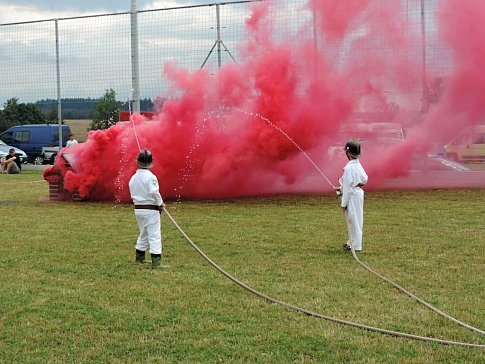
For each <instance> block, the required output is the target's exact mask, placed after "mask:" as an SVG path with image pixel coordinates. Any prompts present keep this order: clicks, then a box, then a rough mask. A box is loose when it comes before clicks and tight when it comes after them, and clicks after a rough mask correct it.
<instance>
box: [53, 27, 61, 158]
mask: <svg viewBox="0 0 485 364" xmlns="http://www.w3.org/2000/svg"><path fill="white" fill-rule="evenodd" d="M54 23H55V27H56V72H57V123H58V125H59V149H61V148H62V107H61V70H60V63H59V24H58V21H57V19H56V20H55V22H54Z"/></svg>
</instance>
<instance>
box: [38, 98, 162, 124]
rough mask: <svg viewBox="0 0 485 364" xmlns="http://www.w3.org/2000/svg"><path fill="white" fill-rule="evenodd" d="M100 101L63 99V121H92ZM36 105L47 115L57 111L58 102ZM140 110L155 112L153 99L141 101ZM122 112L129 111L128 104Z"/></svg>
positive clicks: (50, 100)
mask: <svg viewBox="0 0 485 364" xmlns="http://www.w3.org/2000/svg"><path fill="white" fill-rule="evenodd" d="M98 101H99V99H91V98H66V99H61V109H62V119H63V120H64V119H71V120H72V119H77V120H82V119H90V118H91V115H92V113H93V111H94V109H95V107H96V103H97V102H98ZM35 105H36V106H37V107H38V108H39V109H40V110H41V111H42V112H44V113H45V114H47V113H49V112H50V111H52V110H57V100H54V99H46V100H40V101H37V102H36V103H35ZM140 109H141V110H143V111H153V101H152V100H151V99H147V98H145V99H142V100H140ZM120 111H129V105H128V103H126V102H125V103H124V104H123V105H121V110H120Z"/></svg>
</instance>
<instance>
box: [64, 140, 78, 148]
mask: <svg viewBox="0 0 485 364" xmlns="http://www.w3.org/2000/svg"><path fill="white" fill-rule="evenodd" d="M76 144H77V140H76V139H73V140H68V141H67V142H66V147H67V148H69V147H72V146H73V145H76Z"/></svg>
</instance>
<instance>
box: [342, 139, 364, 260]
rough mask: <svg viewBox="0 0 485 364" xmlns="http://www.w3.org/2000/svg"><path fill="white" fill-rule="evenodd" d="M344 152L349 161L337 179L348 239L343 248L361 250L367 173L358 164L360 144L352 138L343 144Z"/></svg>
mask: <svg viewBox="0 0 485 364" xmlns="http://www.w3.org/2000/svg"><path fill="white" fill-rule="evenodd" d="M344 150H345V154H346V156H347V158H348V159H349V161H348V162H347V164H346V166H345V167H344V173H343V175H342V177H341V178H340V179H339V182H340V187H338V188H336V190H337V191H340V194H341V197H342V200H341V207H342V210H343V212H344V215H345V222H346V224H347V230H348V236H349V240H348V241H347V243H345V244H344V246H343V249H344V250H351V249H353V250H354V251H356V252H360V251H362V231H363V226H364V190H363V189H362V187H364V185H365V184H366V183H367V174H366V173H365V171H364V168H363V167H362V165H361V164H360V161H359V159H358V158H359V156H360V144H359V142H358V141H357V140H355V139H352V140H350V141H348V142H347V143H346V144H345V147H344Z"/></svg>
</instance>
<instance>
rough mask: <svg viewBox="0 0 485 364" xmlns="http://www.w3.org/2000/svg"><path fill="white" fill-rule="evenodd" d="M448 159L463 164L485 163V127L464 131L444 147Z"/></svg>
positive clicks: (471, 127) (470, 128) (472, 127)
mask: <svg viewBox="0 0 485 364" xmlns="http://www.w3.org/2000/svg"><path fill="white" fill-rule="evenodd" d="M444 150H445V154H446V157H447V158H448V159H450V160H453V161H456V162H461V163H485V125H475V126H470V127H468V128H466V129H464V130H463V131H462V132H461V133H460V134H458V135H457V136H456V137H454V138H453V139H452V140H451V141H450V142H449V143H448V144H447V145H445V146H444Z"/></svg>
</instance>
